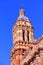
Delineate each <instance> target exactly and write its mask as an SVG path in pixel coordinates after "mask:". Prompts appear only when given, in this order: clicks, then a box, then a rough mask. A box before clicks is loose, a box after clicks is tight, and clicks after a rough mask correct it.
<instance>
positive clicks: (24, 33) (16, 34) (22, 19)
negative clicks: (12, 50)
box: [13, 9, 34, 43]
mask: <svg viewBox="0 0 43 65" xmlns="http://www.w3.org/2000/svg"><path fill="white" fill-rule="evenodd" d="M24 14H25V12H24V10H23V9H21V10H20V11H19V17H18V18H17V20H16V22H15V24H14V27H13V42H14V43H16V42H18V41H22V42H31V41H33V40H34V35H33V30H34V29H33V27H32V24H31V22H30V20H29V18H28V17H26V16H25V15H24Z"/></svg>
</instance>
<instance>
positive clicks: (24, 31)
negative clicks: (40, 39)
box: [23, 30, 25, 41]
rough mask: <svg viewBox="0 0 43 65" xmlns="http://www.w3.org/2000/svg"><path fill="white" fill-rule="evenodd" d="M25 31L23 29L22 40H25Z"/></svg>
mask: <svg viewBox="0 0 43 65" xmlns="http://www.w3.org/2000/svg"><path fill="white" fill-rule="evenodd" d="M24 34H25V31H24V30H23V41H25V35H24Z"/></svg>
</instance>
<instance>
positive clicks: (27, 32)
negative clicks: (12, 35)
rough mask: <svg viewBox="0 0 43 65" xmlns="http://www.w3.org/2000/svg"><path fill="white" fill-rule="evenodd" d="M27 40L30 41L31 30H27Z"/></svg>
mask: <svg viewBox="0 0 43 65" xmlns="http://www.w3.org/2000/svg"><path fill="white" fill-rule="evenodd" d="M27 40H28V41H29V31H27Z"/></svg>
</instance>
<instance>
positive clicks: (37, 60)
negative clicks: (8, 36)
mask: <svg viewBox="0 0 43 65" xmlns="http://www.w3.org/2000/svg"><path fill="white" fill-rule="evenodd" d="M33 32H34V28H33V26H32V24H31V22H30V20H29V19H28V17H26V16H25V15H24V10H23V9H21V10H20V15H19V17H18V19H17V20H16V22H15V24H14V27H13V30H12V34H13V47H12V49H11V52H12V53H11V57H10V61H11V65H43V36H41V37H40V38H39V39H38V40H35V39H34V33H33Z"/></svg>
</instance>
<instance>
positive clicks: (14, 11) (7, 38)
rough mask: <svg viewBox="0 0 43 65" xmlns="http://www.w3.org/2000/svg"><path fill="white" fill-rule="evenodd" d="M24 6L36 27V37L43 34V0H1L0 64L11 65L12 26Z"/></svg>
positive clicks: (26, 13)
mask: <svg viewBox="0 0 43 65" xmlns="http://www.w3.org/2000/svg"><path fill="white" fill-rule="evenodd" d="M21 8H23V9H24V10H25V15H26V16H27V17H28V18H29V19H30V21H31V22H32V25H33V27H34V37H35V39H38V38H39V37H40V36H41V35H42V34H43V0H0V65H10V54H11V48H12V45H13V42H12V28H13V25H14V23H15V22H16V19H17V17H18V16H19V10H20V9H21Z"/></svg>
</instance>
